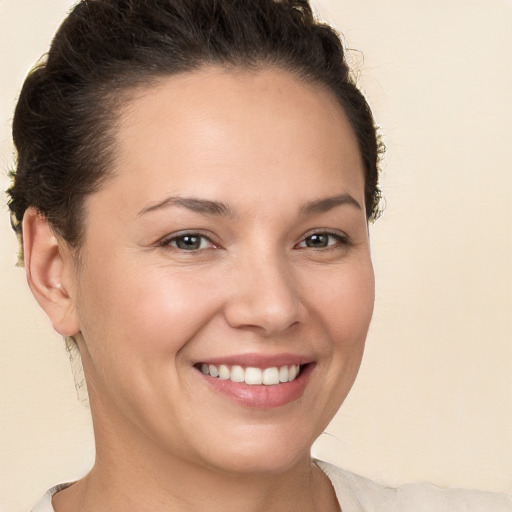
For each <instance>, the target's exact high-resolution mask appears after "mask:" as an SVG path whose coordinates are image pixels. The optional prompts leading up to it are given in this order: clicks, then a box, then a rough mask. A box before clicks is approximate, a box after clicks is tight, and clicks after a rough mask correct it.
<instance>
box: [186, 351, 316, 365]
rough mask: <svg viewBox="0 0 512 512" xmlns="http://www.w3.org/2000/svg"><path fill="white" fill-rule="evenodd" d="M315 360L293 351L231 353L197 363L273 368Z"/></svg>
mask: <svg viewBox="0 0 512 512" xmlns="http://www.w3.org/2000/svg"><path fill="white" fill-rule="evenodd" d="M311 362H313V358H311V357H308V356H304V355H299V354H292V353H282V354H273V355H272V354H258V353H251V354H238V355H229V356H224V357H222V356H221V357H212V358H208V359H203V360H201V361H197V363H196V364H199V363H203V364H213V365H215V366H218V365H220V364H225V365H228V366H233V365H238V366H242V367H248V366H251V367H254V368H272V367H274V366H277V367H279V366H286V365H288V366H290V365H304V364H308V363H311Z"/></svg>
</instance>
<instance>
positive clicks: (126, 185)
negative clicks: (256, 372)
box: [24, 68, 374, 512]
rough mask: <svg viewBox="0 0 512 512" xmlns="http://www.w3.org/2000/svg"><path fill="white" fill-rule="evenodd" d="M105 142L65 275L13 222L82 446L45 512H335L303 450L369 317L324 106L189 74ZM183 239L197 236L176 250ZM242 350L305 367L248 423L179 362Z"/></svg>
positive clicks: (157, 91) (311, 89)
mask: <svg viewBox="0 0 512 512" xmlns="http://www.w3.org/2000/svg"><path fill="white" fill-rule="evenodd" d="M116 140H117V147H116V158H115V162H116V165H115V169H114V173H115V177H114V178H113V179H112V180H110V181H109V182H107V184H106V185H105V186H104V187H103V188H102V189H101V190H100V191H98V192H96V193H94V194H93V195H91V196H90V197H88V198H87V200H86V219H85V220H86V231H85V238H84V241H83V245H82V247H81V250H80V255H81V257H80V260H81V264H80V265H79V266H77V265H76V261H75V258H76V255H74V254H73V252H72V251H70V250H69V248H67V246H66V244H65V243H64V242H63V241H62V240H59V239H57V238H55V236H54V235H53V234H52V232H51V229H50V228H49V227H48V225H47V224H46V222H45V221H44V219H42V218H41V217H40V216H38V214H37V213H36V212H35V211H34V210H32V209H31V210H29V211H28V212H27V214H26V216H25V220H24V236H25V241H24V244H25V260H26V267H27V276H28V281H29V284H30V286H31V288H32V290H33V291H34V294H35V296H36V298H37V299H38V301H39V303H40V304H41V305H42V306H43V308H44V309H45V310H46V311H47V313H48V315H49V316H50V318H51V319H52V322H53V325H54V327H55V329H56V330H57V331H59V332H60V333H61V334H64V335H75V336H76V337H77V340H78V343H79V347H80V352H81V355H82V360H83V365H84V371H85V374H86V379H87V383H88V389H89V394H90V403H91V410H92V415H93V422H94V429H95V437H96V445H97V458H96V463H95V465H94V467H93V469H92V470H91V472H90V473H89V475H88V476H87V477H85V478H84V479H82V480H80V481H79V482H78V483H76V484H75V485H73V486H72V487H70V488H68V489H66V490H64V491H61V492H60V493H58V494H57V495H56V496H55V497H54V507H55V509H56V511H57V512H67V511H71V510H81V511H84V512H87V511H98V510H121V509H122V510H124V511H132V510H133V511H139V512H140V511H145V510H148V511H149V510H151V511H160V510H161V511H167V510H173V511H175V510H179V511H195V510H208V511H209V512H214V511H216V510H219V511H220V510H222V511H223V512H225V511H231V510H233V511H235V510H236V511H239V510H241V509H242V510H246V511H249V512H252V511H254V512H256V511H263V510H265V511H273V510H280V511H281V510H292V509H293V510H295V511H305V510H308V511H311V510H314V509H315V506H316V507H318V510H324V511H325V510H327V511H328V510H338V504H337V502H336V499H335V497H334V493H333V490H332V488H331V487H330V484H329V482H328V480H327V478H326V477H325V475H323V473H321V472H320V470H318V468H317V467H316V466H315V465H314V464H312V463H311V461H310V455H309V451H310V447H311V444H312V443H313V441H314V440H315V438H316V437H318V435H320V434H321V432H322V431H323V430H324V428H325V427H326V425H327V424H328V422H329V421H330V420H331V418H332V417H333V415H334V414H335V412H336V411H337V409H338V408H339V406H340V405H341V403H342V402H343V400H344V399H345V397H346V395H347V393H348V392H349V390H350V388H351V386H352V384H353V382H354V379H355V377H356V374H357V371H358V369H359V365H360V361H361V357H362V353H363V347H364V340H365V337H366V333H367V330H368V326H369V322H370V319H371V315H372V310H373V301H374V279H373V270H372V264H371V259H370V249H369V240H368V229H367V219H366V212H365V208H364V178H363V167H362V162H361V157H360V154H359V150H358V146H357V141H356V138H355V136H354V134H353V131H352V129H351V127H350V124H349V122H348V121H347V119H346V117H345V114H344V112H343V110H342V108H341V107H340V105H339V103H338V102H337V100H336V99H335V98H334V96H333V95H332V93H330V92H329V91H326V90H324V89H323V88H321V87H320V86H318V85H310V84H306V83H304V82H303V81H301V80H299V79H298V78H297V77H295V76H293V75H292V74H289V73H288V72H285V71H281V70H277V69H261V70H258V71H253V72H247V71H238V72H237V71H233V70H230V71H227V70H223V69H219V68H208V69H204V70H200V71H194V72H193V73H187V74H183V75H179V76H174V77H170V78H166V79H163V80H161V81H160V82H159V83H158V84H157V85H152V86H151V87H149V86H148V87H147V88H145V89H138V90H137V91H134V94H133V96H132V98H131V99H130V100H129V102H128V103H127V104H126V106H125V108H124V109H123V111H122V112H121V118H120V123H119V130H118V134H117V138H116ZM333 196H342V199H343V200H342V201H334V202H332V201H331V202H330V203H329V204H327V203H325V202H324V203H322V205H320V206H319V205H318V204H317V207H316V208H315V207H312V208H310V209H309V210H308V211H304V210H305V205H308V204H309V205H311V204H312V203H313V202H315V201H318V200H323V199H326V198H331V197H333ZM169 197H173V198H194V199H198V200H201V201H205V200H207V201H216V202H221V203H222V204H223V205H225V206H226V207H227V209H228V210H229V214H227V213H226V212H223V213H218V212H217V213H209V212H204V211H203V212H198V211H194V209H191V208H190V207H188V206H183V205H179V204H176V203H175V202H171V201H168V202H167V203H165V200H166V198H169ZM347 198H349V199H347ZM162 202H163V204H161V203H162ZM338 203H339V204H338ZM159 204H160V206H158V205H159ZM189 206H190V205H189ZM141 212H142V213H141ZM183 231H185V232H186V233H188V234H191V233H192V234H194V233H195V234H197V236H199V235H201V236H202V237H204V238H199V241H200V245H199V246H198V248H197V249H196V250H193V251H187V250H185V249H183V248H180V247H183V246H182V245H180V244H181V243H182V242H183V239H182V238H176V236H177V234H178V235H182V234H183ZM326 233H327V234H329V235H325V236H323V237H322V238H321V241H322V243H323V242H325V243H324V245H322V243H320V246H318V245H317V246H314V247H310V245H311V243H312V241H314V240H315V239H313V238H311V236H312V235H319V234H320V235H321V234H326ZM245 354H252V355H254V354H258V355H263V356H269V357H274V356H276V355H279V354H293V355H294V356H297V357H300V358H302V360H305V361H306V360H307V361H308V362H310V368H311V370H310V373H309V375H308V379H307V383H306V384H305V386H304V389H303V392H302V393H301V394H300V396H299V397H298V398H296V399H294V400H292V401H291V402H289V403H286V404H285V405H282V406H279V407H269V408H261V407H251V406H250V405H247V404H241V403H237V402H236V401H234V400H232V399H230V398H228V397H226V396H225V395H223V394H221V393H219V392H218V391H217V390H216V389H214V388H212V387H211V386H210V385H208V383H207V379H205V377H204V375H202V374H201V373H200V372H199V371H198V370H197V368H196V367H195V366H194V365H196V364H197V363H198V362H201V361H208V360H209V359H212V358H216V359H221V360H222V358H227V357H233V356H235V357H239V356H241V355H242V356H243V355H245ZM270 392H272V390H271V391H270Z"/></svg>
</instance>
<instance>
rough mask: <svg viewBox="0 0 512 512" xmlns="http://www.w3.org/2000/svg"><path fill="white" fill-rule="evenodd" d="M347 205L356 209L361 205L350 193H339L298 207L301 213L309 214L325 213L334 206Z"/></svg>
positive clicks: (360, 208) (359, 208)
mask: <svg viewBox="0 0 512 512" xmlns="http://www.w3.org/2000/svg"><path fill="white" fill-rule="evenodd" d="M342 205H349V206H353V207H354V208H357V209H358V210H362V207H361V205H360V204H359V203H358V202H357V201H356V200H355V199H354V198H353V197H352V196H351V195H350V194H340V195H337V196H331V197H326V198H324V199H317V200H316V201H311V202H309V203H306V204H305V205H304V206H302V208H301V209H300V213H301V215H311V214H313V213H325V212H328V211H329V210H332V209H333V208H336V206H342Z"/></svg>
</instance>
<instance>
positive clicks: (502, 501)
mask: <svg viewBox="0 0 512 512" xmlns="http://www.w3.org/2000/svg"><path fill="white" fill-rule="evenodd" d="M315 462H316V464H317V465H318V467H319V468H320V469H321V470H322V471H323V472H324V473H325V474H326V475H327V476H328V477H329V479H330V480H331V482H332V485H333V487H334V490H335V492H336V495H337V497H338V501H339V502H340V505H341V508H342V510H343V512H410V511H414V512H512V496H509V495H506V494H499V493H491V492H483V491H473V490H466V489H441V488H439V487H436V486H434V485H431V484H426V483H414V484H406V485H402V486H400V487H386V486H384V485H380V484H378V483H376V482H373V481H372V480H369V479H367V478H364V477H362V476H359V475H356V474H354V473H351V472H350V471H346V470H344V469H341V468H338V467H336V466H333V465H332V464H328V463H326V462H323V461H315Z"/></svg>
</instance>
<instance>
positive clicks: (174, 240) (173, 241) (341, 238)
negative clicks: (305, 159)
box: [159, 231, 350, 253]
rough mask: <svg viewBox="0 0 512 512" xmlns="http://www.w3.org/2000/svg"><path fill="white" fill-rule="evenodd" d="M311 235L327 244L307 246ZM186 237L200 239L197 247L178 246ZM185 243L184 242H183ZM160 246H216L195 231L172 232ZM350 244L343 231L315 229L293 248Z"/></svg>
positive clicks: (320, 249) (196, 250) (336, 246)
mask: <svg viewBox="0 0 512 512" xmlns="http://www.w3.org/2000/svg"><path fill="white" fill-rule="evenodd" d="M313 237H327V245H325V246H323V247H314V246H308V245H307V241H308V240H311V239H313ZM186 238H190V239H200V240H199V244H200V245H199V247H197V248H193V249H190V248H189V249H187V248H184V247H179V245H178V244H179V241H180V240H181V241H184V240H185V239H186ZM332 240H334V243H329V241H332ZM205 241H206V242H207V243H208V244H209V245H208V247H201V245H203V243H204V242H205ZM185 243H186V242H185ZM159 245H160V246H161V247H173V248H174V249H176V250H178V251H180V252H188V253H197V252H200V251H204V250H207V249H216V248H218V247H217V246H216V245H215V243H214V242H213V241H212V240H211V239H210V238H209V237H208V236H206V235H203V234H202V233H197V232H185V233H178V234H174V235H172V236H170V237H167V238H164V239H162V240H161V241H160V242H159ZM349 245H350V239H349V237H348V236H347V235H345V234H344V233H338V232H332V231H315V232H313V233H309V234H307V235H306V236H305V237H304V238H303V239H302V240H301V241H300V242H299V243H298V244H297V245H295V248H297V249H301V250H302V249H313V250H315V251H327V250H333V249H339V248H340V247H346V246H349Z"/></svg>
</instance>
